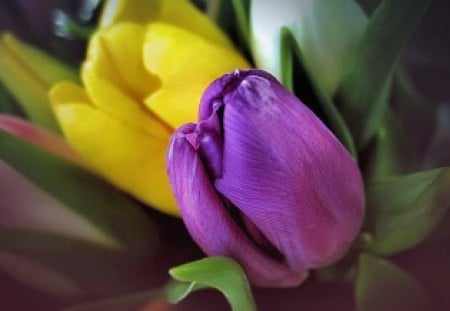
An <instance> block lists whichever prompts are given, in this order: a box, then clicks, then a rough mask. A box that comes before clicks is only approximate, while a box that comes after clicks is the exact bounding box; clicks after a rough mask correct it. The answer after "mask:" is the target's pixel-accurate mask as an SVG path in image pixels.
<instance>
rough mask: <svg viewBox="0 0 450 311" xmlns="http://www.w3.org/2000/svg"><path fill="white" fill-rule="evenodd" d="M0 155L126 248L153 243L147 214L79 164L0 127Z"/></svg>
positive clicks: (150, 222) (138, 248) (150, 223)
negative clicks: (59, 156)
mask: <svg viewBox="0 0 450 311" xmlns="http://www.w3.org/2000/svg"><path fill="white" fill-rule="evenodd" d="M0 159H2V160H4V161H5V162H6V163H8V164H9V165H10V166H12V167H13V168H15V169H16V170H17V171H18V172H19V173H21V174H23V175H24V176H26V177H27V178H29V179H30V180H31V181H32V182H34V183H35V184H36V185H38V186H39V187H41V188H42V189H43V190H45V191H46V192H47V193H49V194H50V195H52V196H53V197H54V198H56V199H57V200H59V201H60V202H62V203H64V204H65V205H66V206H67V207H68V208H69V209H71V210H72V211H74V212H76V213H77V214H79V215H80V216H81V217H83V218H85V219H86V220H87V221H88V222H89V223H91V224H93V225H94V226H95V227H97V228H99V229H100V230H102V231H103V232H105V233H107V234H108V235H109V236H110V237H111V238H112V239H113V240H114V241H117V243H118V245H121V246H123V247H125V248H126V249H128V250H130V251H133V250H135V251H139V252H140V251H142V250H146V249H149V248H150V249H151V248H153V247H154V245H155V243H156V241H157V239H156V236H155V232H154V231H155V230H154V225H153V223H152V221H151V219H149V217H148V215H147V214H146V213H145V212H144V211H143V210H142V207H141V206H138V205H137V204H136V203H135V202H134V201H132V200H131V199H129V198H128V197H126V196H125V195H124V194H123V193H121V192H119V191H118V190H116V189H114V188H113V187H111V186H109V185H107V184H106V183H104V182H103V181H101V180H100V179H99V178H97V177H96V176H94V175H92V174H91V173H89V172H87V171H86V170H84V169H83V168H81V167H78V166H76V165H75V164H73V163H71V162H68V161H66V160H64V159H61V158H58V157H56V156H53V155H51V154H49V153H47V152H45V151H43V150H41V149H39V148H38V147H36V146H34V145H31V144H28V143H26V142H24V141H22V140H19V139H17V138H16V137H13V136H11V135H10V134H8V133H6V132H4V131H2V130H0Z"/></svg>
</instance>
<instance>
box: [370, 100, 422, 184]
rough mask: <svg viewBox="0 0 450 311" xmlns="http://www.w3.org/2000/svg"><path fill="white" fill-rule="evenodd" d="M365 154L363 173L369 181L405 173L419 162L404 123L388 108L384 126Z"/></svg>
mask: <svg viewBox="0 0 450 311" xmlns="http://www.w3.org/2000/svg"><path fill="white" fill-rule="evenodd" d="M364 154H365V155H366V158H365V159H364V163H365V164H364V165H362V168H363V175H364V178H365V180H366V181H368V182H369V183H370V182H373V181H376V180H382V179H384V178H387V177H391V176H396V175H400V174H404V173H405V172H408V171H409V169H410V167H411V166H413V163H417V162H418V160H417V155H416V154H415V152H414V150H413V148H412V146H411V145H410V141H409V135H408V133H407V132H406V131H405V129H404V124H402V123H401V120H400V119H399V117H398V116H397V115H396V114H395V113H394V111H393V110H392V109H388V110H387V112H386V116H385V118H384V120H383V124H382V126H381V127H380V128H379V129H378V131H377V133H376V135H375V137H374V138H373V140H372V141H371V144H369V145H368V147H367V150H364Z"/></svg>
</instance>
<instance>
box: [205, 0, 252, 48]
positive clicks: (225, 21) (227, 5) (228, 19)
mask: <svg viewBox="0 0 450 311" xmlns="http://www.w3.org/2000/svg"><path fill="white" fill-rule="evenodd" d="M249 10H250V0H232V1H229V0H212V1H208V8H207V14H208V15H209V16H210V17H211V18H212V19H213V20H215V21H216V23H217V24H218V25H219V26H220V27H221V28H222V29H223V30H224V31H225V32H226V33H227V34H228V35H229V36H230V37H231V38H234V39H235V38H236V37H237V39H238V40H237V41H239V43H240V45H241V47H242V48H243V49H244V52H248V50H249V46H250V27H249V21H248V19H249Z"/></svg>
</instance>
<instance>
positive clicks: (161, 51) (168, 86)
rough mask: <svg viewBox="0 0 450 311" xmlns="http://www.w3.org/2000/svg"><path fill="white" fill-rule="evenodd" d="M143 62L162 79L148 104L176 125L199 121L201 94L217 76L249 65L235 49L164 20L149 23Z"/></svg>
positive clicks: (160, 116)
mask: <svg viewBox="0 0 450 311" xmlns="http://www.w3.org/2000/svg"><path fill="white" fill-rule="evenodd" d="M144 63H145V66H146V68H147V69H148V70H149V71H150V72H152V73H154V74H156V75H157V76H158V77H159V78H160V79H161V81H162V86H161V88H160V89H159V90H158V91H156V92H155V93H154V94H152V95H150V96H149V97H148V98H147V99H146V100H145V104H146V105H147V107H148V108H149V109H150V110H151V111H153V112H154V113H155V114H156V115H157V116H158V117H159V118H160V119H162V120H163V121H164V122H166V123H167V124H169V125H170V126H172V127H173V128H177V127H178V126H180V125H181V124H184V123H186V122H192V121H195V120H196V116H197V110H198V104H199V102H200V97H201V94H202V92H203V91H204V89H205V88H206V87H207V86H208V85H209V84H210V83H211V82H212V81H213V80H214V79H216V78H218V77H220V76H221V75H223V74H225V73H227V72H230V71H233V70H235V69H237V68H248V67H249V65H248V64H247V62H246V61H245V60H244V59H243V58H242V57H241V56H240V55H239V54H238V53H236V52H235V51H234V50H232V49H228V48H222V47H218V46H216V45H214V44H211V43H210V42H209V41H206V40H204V39H203V38H201V37H199V36H197V35H196V34H193V33H191V32H188V31H186V30H184V29H180V28H177V27H174V26H171V25H167V24H162V23H153V24H150V25H149V28H148V31H147V36H146V42H145V45H144Z"/></svg>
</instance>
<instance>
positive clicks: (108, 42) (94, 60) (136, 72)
mask: <svg viewBox="0 0 450 311" xmlns="http://www.w3.org/2000/svg"><path fill="white" fill-rule="evenodd" d="M145 31H146V28H145V27H144V26H141V25H137V24H127V23H123V24H118V25H114V26H113V27H110V28H108V29H105V30H102V31H100V32H97V33H96V34H95V35H94V36H93V37H92V39H91V41H90V42H89V47H88V53H87V59H86V61H85V62H84V64H83V68H82V79H83V83H84V85H86V86H87V88H88V90H87V91H88V93H90V92H91V89H92V88H91V85H90V84H91V82H92V81H94V80H95V79H97V78H103V79H107V80H109V81H110V82H111V83H112V84H114V85H115V86H116V87H117V88H119V89H121V90H122V91H123V92H124V93H126V94H128V95H129V96H130V97H132V98H133V99H134V100H136V101H138V102H139V101H141V100H142V99H143V98H144V97H145V96H147V95H148V94H150V93H151V92H153V91H154V90H156V89H157V88H158V87H159V85H160V83H159V80H158V78H157V77H155V76H153V75H151V74H150V73H149V72H148V71H146V70H145V68H144V63H143V55H142V45H143V44H144V36H145ZM90 95H91V94H90Z"/></svg>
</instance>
